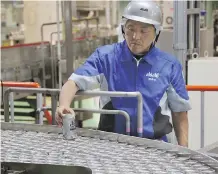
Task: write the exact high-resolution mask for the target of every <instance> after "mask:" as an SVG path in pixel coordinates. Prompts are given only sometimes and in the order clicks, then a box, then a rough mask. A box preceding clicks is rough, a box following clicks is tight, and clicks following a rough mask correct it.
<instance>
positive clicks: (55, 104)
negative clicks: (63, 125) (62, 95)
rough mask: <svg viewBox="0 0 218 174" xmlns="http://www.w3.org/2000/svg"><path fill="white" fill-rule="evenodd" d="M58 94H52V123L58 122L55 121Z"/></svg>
mask: <svg viewBox="0 0 218 174" xmlns="http://www.w3.org/2000/svg"><path fill="white" fill-rule="evenodd" d="M56 96H57V95H54V94H52V95H51V108H52V110H51V115H52V124H53V125H55V124H56V121H55V110H56V108H57V100H56Z"/></svg>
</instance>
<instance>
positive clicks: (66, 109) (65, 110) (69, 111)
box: [55, 106, 75, 126]
mask: <svg viewBox="0 0 218 174" xmlns="http://www.w3.org/2000/svg"><path fill="white" fill-rule="evenodd" d="M64 114H72V115H75V113H74V111H73V109H71V108H70V107H65V106H59V107H58V108H57V110H56V113H55V120H56V122H57V124H58V125H59V126H62V124H63V122H62V117H63V116H64Z"/></svg>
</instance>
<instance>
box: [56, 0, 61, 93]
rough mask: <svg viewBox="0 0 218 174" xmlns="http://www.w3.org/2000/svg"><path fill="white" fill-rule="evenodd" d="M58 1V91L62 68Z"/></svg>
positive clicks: (57, 6)
mask: <svg viewBox="0 0 218 174" xmlns="http://www.w3.org/2000/svg"><path fill="white" fill-rule="evenodd" d="M59 9H60V1H59V0H57V2H56V12H57V35H58V42H57V55H58V77H59V78H58V81H59V89H61V87H62V68H61V43H60V18H59V17H60V10H59Z"/></svg>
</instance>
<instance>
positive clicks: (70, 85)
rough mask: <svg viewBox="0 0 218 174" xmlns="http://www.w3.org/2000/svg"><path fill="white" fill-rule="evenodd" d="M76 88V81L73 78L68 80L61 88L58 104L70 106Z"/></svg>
mask: <svg viewBox="0 0 218 174" xmlns="http://www.w3.org/2000/svg"><path fill="white" fill-rule="evenodd" d="M78 90H79V88H78V87H77V85H76V83H75V82H74V81H73V80H68V81H67V82H66V83H65V84H64V85H63V87H62V89H61V92H60V97H59V106H65V107H70V105H71V103H72V101H73V98H74V97H75V94H76V92H77V91H78ZM69 91H70V92H69Z"/></svg>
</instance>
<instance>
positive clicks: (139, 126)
mask: <svg viewBox="0 0 218 174" xmlns="http://www.w3.org/2000/svg"><path fill="white" fill-rule="evenodd" d="M11 92H20V93H24V92H25V93H44V94H45V93H46V94H51V95H57V94H59V92H60V90H59V89H47V88H35V89H34V88H8V89H7V90H6V91H5V94H4V103H5V104H4V114H5V115H4V116H5V122H9V106H8V105H9V101H8V100H9V99H8V98H9V95H10V93H11ZM76 95H87V96H93V97H94V96H110V97H137V100H138V104H137V133H138V136H139V137H142V133H143V113H142V111H143V101H142V95H141V93H140V92H115V91H79V92H77V93H76ZM53 107H54V106H53ZM55 108H56V107H55ZM53 109H54V108H53ZM53 117H54V115H53ZM53 120H54V119H53Z"/></svg>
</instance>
